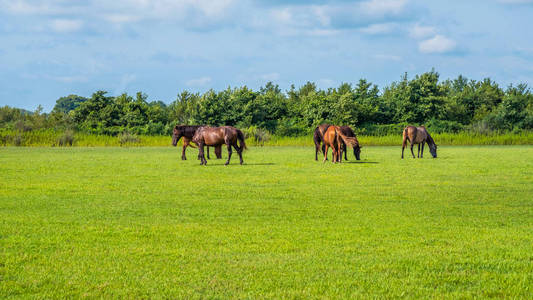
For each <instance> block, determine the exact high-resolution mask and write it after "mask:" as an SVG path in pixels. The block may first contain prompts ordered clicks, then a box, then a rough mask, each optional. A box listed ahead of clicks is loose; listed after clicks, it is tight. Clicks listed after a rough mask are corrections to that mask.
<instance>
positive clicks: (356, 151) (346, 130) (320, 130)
mask: <svg viewBox="0 0 533 300" xmlns="http://www.w3.org/2000/svg"><path fill="white" fill-rule="evenodd" d="M330 126H331V125H329V124H322V125H319V126H317V127H316V128H315V133H314V135H313V140H314V142H315V160H318V152H320V144H322V152H324V151H325V146H326V145H325V143H324V133H325V132H326V130H327V129H328V128H329V127H330ZM340 130H341V132H342V134H344V135H345V136H347V137H353V138H355V139H357V137H356V135H355V133H354V132H353V130H352V128H351V127H350V126H340ZM342 150H343V151H344V159H345V160H348V157H347V151H346V144H345V143H344V142H343V144H342ZM353 155H354V156H355V159H356V160H360V159H361V146H360V145H359V141H358V142H357V144H355V146H353Z"/></svg>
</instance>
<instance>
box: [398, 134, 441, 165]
mask: <svg viewBox="0 0 533 300" xmlns="http://www.w3.org/2000/svg"><path fill="white" fill-rule="evenodd" d="M407 141H409V143H410V144H411V154H412V155H413V158H415V153H414V152H413V146H414V145H415V144H418V157H419V158H424V144H425V143H427V144H428V147H429V152H431V155H432V156H433V158H437V144H435V141H434V140H433V138H432V137H431V135H429V132H428V131H427V130H426V127H424V126H419V127H415V126H407V127H405V129H404V130H403V143H402V159H403V150H404V149H405V147H407ZM420 145H422V153H421V152H420Z"/></svg>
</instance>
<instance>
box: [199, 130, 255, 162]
mask: <svg viewBox="0 0 533 300" xmlns="http://www.w3.org/2000/svg"><path fill="white" fill-rule="evenodd" d="M192 141H193V142H194V143H196V144H197V145H198V150H199V151H198V158H199V159H200V161H201V162H200V165H206V164H207V160H206V159H205V156H204V146H215V147H216V146H218V147H220V146H222V145H223V144H226V146H227V147H228V161H226V163H225V165H228V164H229V161H230V159H231V153H232V150H231V147H233V148H235V150H237V153H238V154H239V159H240V163H241V165H242V163H243V161H242V151H243V150H244V149H247V148H246V143H245V142H244V134H243V133H242V131H240V130H239V129H237V128H235V127H231V126H222V127H200V128H199V129H198V130H197V131H196V133H195V134H194V136H193V138H192ZM237 141H239V143H240V147H239V146H238V145H237Z"/></svg>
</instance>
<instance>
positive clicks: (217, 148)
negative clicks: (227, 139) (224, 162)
mask: <svg viewBox="0 0 533 300" xmlns="http://www.w3.org/2000/svg"><path fill="white" fill-rule="evenodd" d="M215 155H216V156H217V159H221V158H222V145H218V146H215Z"/></svg>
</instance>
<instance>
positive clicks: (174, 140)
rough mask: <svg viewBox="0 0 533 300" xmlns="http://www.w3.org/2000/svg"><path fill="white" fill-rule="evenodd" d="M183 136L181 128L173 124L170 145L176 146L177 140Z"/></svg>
mask: <svg viewBox="0 0 533 300" xmlns="http://www.w3.org/2000/svg"><path fill="white" fill-rule="evenodd" d="M182 136H183V130H182V128H181V127H180V126H175V127H174V130H173V132H172V146H174V147H176V145H178V141H179V140H180V138H181V137H182Z"/></svg>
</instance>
